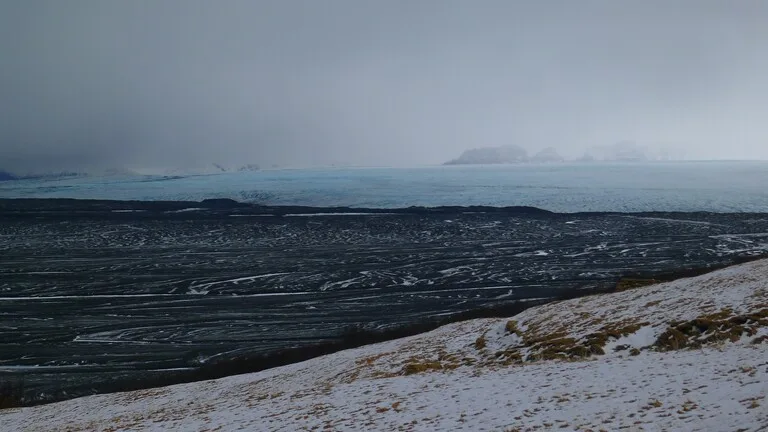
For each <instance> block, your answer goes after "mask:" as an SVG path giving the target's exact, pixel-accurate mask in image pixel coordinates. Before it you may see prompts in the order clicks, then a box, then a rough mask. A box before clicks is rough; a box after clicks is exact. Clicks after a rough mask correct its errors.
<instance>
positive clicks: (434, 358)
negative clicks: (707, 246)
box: [0, 260, 768, 431]
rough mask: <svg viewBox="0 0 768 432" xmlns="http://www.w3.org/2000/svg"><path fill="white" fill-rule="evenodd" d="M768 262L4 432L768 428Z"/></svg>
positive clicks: (36, 417)
mask: <svg viewBox="0 0 768 432" xmlns="http://www.w3.org/2000/svg"><path fill="white" fill-rule="evenodd" d="M766 338H768V260H761V261H755V262H752V263H748V264H743V265H739V266H734V267H731V268H727V269H724V270H720V271H716V272H713V273H710V274H706V275H703V276H699V277H695V278H689V279H681V280H678V281H674V282H669V283H663V284H658V285H650V286H646V287H640V288H633V289H629V290H626V291H622V292H618V293H614V294H608V295H598V296H591V297H584V298H580V299H575V300H568V301H562V302H556V303H551V304H548V305H544V306H540V307H535V308H531V309H528V310H527V311H525V312H523V313H521V314H518V315H516V316H514V317H511V318H509V319H485V320H473V321H466V322H462V323H456V324H452V325H448V326H445V327H441V328H440V329H437V330H435V331H433V332H430V333H426V334H423V335H418V336H414V337H411V338H406V339H401V340H395V341H390V342H386V343H382V344H377V345H370V346H366V347H362V348H358V349H353V350H348V351H342V352H339V353H336V354H332V355H329V356H325V357H320V358H317V359H313V360H310V361H307V362H303V363H298V364H294V365H289V366H285V367H280V368H275V369H272V370H267V371H264V372H259V373H255V374H249V375H241V376H234V377H229V378H224V379H220V380H215V381H206V382H198V383H191V384H184V385H177V386H172V387H165V388H159V389H153V390H144V391H137V392H129V393H122V394H112V395H100V396H92V397H87V398H81V399H75V400H71V401H67V402H61V403H57V404H52V405H47V406H41V407H35V408H25V409H15V410H5V411H0V424H2V425H3V427H4V430H9V431H13V430H71V431H85V430H107V429H111V430H116V429H131V430H137V429H141V430H202V429H212V430H217V428H220V429H221V430H235V429H238V428H240V429H244V430H277V429H280V428H282V429H281V430H283V429H284V430H305V429H306V430H361V431H363V430H364V431H369V430H382V431H390V430H467V431H474V430H481V429H484V430H506V431H528V430H537V431H538V430H558V431H559V430H578V431H589V430H591V431H599V430H686V431H693V430H701V431H721V430H749V431H757V430H765V428H768V399H767V398H766V396H767V395H768V343H767V341H766Z"/></svg>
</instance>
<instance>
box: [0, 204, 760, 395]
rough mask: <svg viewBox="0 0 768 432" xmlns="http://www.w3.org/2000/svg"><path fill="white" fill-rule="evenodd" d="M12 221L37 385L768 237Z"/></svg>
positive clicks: (673, 225) (265, 342)
mask: <svg viewBox="0 0 768 432" xmlns="http://www.w3.org/2000/svg"><path fill="white" fill-rule="evenodd" d="M318 213H325V214H323V215H318ZM0 222H1V223H0V381H3V380H6V381H7V380H17V379H23V381H24V383H25V387H26V389H27V392H30V393H34V394H36V395H38V396H39V394H40V393H41V392H42V393H46V394H50V395H53V394H54V393H60V392H62V391H64V392H67V393H68V394H69V395H77V394H85V393H88V392H91V391H94V390H99V388H100V387H101V386H103V385H104V384H105V383H107V382H109V381H114V380H124V379H134V378H135V379H139V378H146V377H148V376H151V375H152V374H160V373H162V374H168V373H173V370H182V369H188V368H195V367H197V366H199V365H200V364H202V363H206V362H211V361H216V360H220V359H226V358H232V357H236V356H242V355H253V354H257V353H266V352H274V351H275V350H279V349H283V348H286V347H294V346H302V345H308V344H314V343H318V342H323V341H330V340H335V339H338V338H339V337H340V335H341V334H342V333H343V332H344V331H345V329H347V328H349V327H350V326H356V325H362V326H364V327H366V328H370V329H381V328H389V327H393V326H399V325H406V324H410V323H414V322H418V321H422V320H424V319H428V318H433V317H437V316H448V315H451V314H455V313H459V312H462V311H467V310H472V309H477V308H482V307H489V306H494V305H498V304H503V303H514V302H520V301H529V300H531V299H538V298H551V297H556V296H559V295H562V294H563V293H568V292H573V291H574V290H579V289H589V288H593V287H601V286H602V287H605V286H610V285H613V284H615V282H616V281H617V280H618V278H619V277H621V276H623V275H627V274H647V275H651V274H658V273H668V272H676V271H679V270H681V269H685V268H702V267H711V266H719V265H723V264H728V263H731V262H733V261H735V260H737V259H741V258H745V257H751V256H757V255H761V254H763V253H765V252H766V251H768V215H765V214H719V213H718V214H714V213H643V214H639V213H637V214H619V213H615V214H612V213H593V214H554V213H549V212H546V211H542V210H538V209H532V208H482V207H474V208H436V209H425V208H417V207H413V208H408V209H400V210H386V211H383V210H369V209H339V208H334V209H317V208H300V207H263V206H253V205H242V204H237V203H235V202H230V201H227V200H213V201H204V202H202V203H198V202H117V201H115V202H110V201H75V200H0ZM57 397H60V396H57Z"/></svg>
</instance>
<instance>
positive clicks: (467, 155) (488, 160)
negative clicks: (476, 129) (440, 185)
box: [445, 145, 528, 165]
mask: <svg viewBox="0 0 768 432" xmlns="http://www.w3.org/2000/svg"><path fill="white" fill-rule="evenodd" d="M527 160H528V152H527V151H525V149H524V148H522V147H518V146H514V145H508V146H501V147H479V148H473V149H469V150H465V151H464V152H463V153H462V154H461V156H459V157H458V158H457V159H453V160H450V161H448V162H446V163H445V165H483V164H508V163H520V162H526V161H527Z"/></svg>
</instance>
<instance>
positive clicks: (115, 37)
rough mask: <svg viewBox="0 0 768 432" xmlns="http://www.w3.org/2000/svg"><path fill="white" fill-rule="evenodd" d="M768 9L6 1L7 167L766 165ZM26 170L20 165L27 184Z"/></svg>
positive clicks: (3, 129)
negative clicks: (476, 154) (478, 159)
mask: <svg viewBox="0 0 768 432" xmlns="http://www.w3.org/2000/svg"><path fill="white" fill-rule="evenodd" d="M767 19H768V3H765V2H762V1H759V0H755V1H748V0H739V1H733V2H723V1H710V0H676V1H671V2H670V1H661V0H653V1H644V2H640V1H638V2H614V1H608V0H605V1H596V0H586V1H581V2H571V1H565V0H559V1H555V0H545V1H530V2H523V1H495V0H486V1H478V2H470V1H453V0H422V1H404V0H392V1H369V0H356V1H352V0H328V1H314V0H282V1H277V0H274V1H236V0H229V1H221V2H211V1H203V0H158V1H154V0H135V1H117V0H114V1H108V0H73V1H68V2H62V1H56V0H50V1H42V0H26V1H21V0H18V1H6V2H3V3H2V4H0V52H2V53H3V54H2V56H1V57H0V62H2V64H1V65H0V66H2V67H0V167H3V168H8V167H6V165H16V166H35V165H45V166H49V165H56V164H68V165H72V164H77V163H81V164H88V165H98V164H102V165H110V166H114V165H118V164H131V165H136V166H138V165H152V164H155V165H171V164H177V165H178V164H181V165H185V164H194V163H203V162H209V161H216V162H222V163H236V162H254V163H261V164H264V165H268V164H271V163H279V164H296V165H313V164H329V163H351V164H362V165H373V164H376V165H381V164H392V165H414V164H424V163H439V162H441V161H444V160H447V159H450V158H452V157H455V156H457V155H458V154H459V153H461V151H463V150H464V149H466V148H469V147H482V146H493V145H505V144H517V145H520V146H523V147H525V148H527V149H529V150H530V151H536V150H538V149H541V148H544V147H549V146H553V147H556V148H558V150H560V151H561V153H563V154H566V155H569V156H577V155H579V154H580V153H581V152H582V151H583V150H584V149H585V148H587V147H590V146H594V145H606V144H611V143H613V142H616V141H621V140H625V139H631V140H634V141H636V142H639V143H643V144H644V145H649V146H666V147H671V148H680V149H684V150H685V151H686V153H688V154H689V155H690V156H692V157H702V158H768V145H767V144H766V136H767V135H768V126H765V125H764V121H763V117H764V114H765V113H766V112H768V98H766V97H765V95H766V94H767V93H768V79H766V78H764V75H765V73H764V71H765V70H768V54H766V53H768V28H766V26H764V23H765V22H766V20H767ZM11 168H12V167H11Z"/></svg>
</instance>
